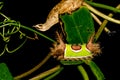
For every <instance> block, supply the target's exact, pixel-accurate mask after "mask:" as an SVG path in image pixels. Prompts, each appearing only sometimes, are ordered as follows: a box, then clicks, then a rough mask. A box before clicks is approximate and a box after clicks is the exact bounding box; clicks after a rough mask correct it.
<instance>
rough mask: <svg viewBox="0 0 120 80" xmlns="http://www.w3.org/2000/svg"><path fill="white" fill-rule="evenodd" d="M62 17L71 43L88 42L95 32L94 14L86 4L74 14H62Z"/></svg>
mask: <svg viewBox="0 0 120 80" xmlns="http://www.w3.org/2000/svg"><path fill="white" fill-rule="evenodd" d="M60 18H61V20H62V21H63V23H64V30H65V32H66V34H67V38H66V40H67V41H68V43H69V44H78V43H81V44H83V43H87V42H88V40H89V38H90V36H91V35H92V34H93V33H94V32H95V29H94V23H93V19H92V16H91V14H90V12H89V10H88V9H87V8H86V7H85V6H82V7H81V8H80V9H78V10H77V11H75V12H73V13H72V14H67V13H66V14H64V15H61V16H60Z"/></svg>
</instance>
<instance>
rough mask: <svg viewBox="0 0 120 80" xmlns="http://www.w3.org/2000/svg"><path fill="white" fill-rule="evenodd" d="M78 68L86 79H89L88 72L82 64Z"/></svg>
mask: <svg viewBox="0 0 120 80" xmlns="http://www.w3.org/2000/svg"><path fill="white" fill-rule="evenodd" d="M78 70H79V71H80V73H81V74H82V76H83V79H84V80H89V77H88V74H87V72H86V71H85V69H84V67H83V66H82V65H79V66H78Z"/></svg>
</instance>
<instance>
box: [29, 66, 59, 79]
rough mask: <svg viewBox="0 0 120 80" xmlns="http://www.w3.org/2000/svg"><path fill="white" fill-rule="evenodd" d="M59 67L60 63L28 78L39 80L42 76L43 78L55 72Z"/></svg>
mask: <svg viewBox="0 0 120 80" xmlns="http://www.w3.org/2000/svg"><path fill="white" fill-rule="evenodd" d="M60 68H61V67H60V65H58V66H56V67H54V68H52V69H50V70H48V71H45V72H43V73H41V74H39V75H37V76H35V77H33V78H31V79H29V80H41V79H42V78H44V77H46V76H48V75H50V74H52V73H54V72H56V71H57V70H59V69H60Z"/></svg>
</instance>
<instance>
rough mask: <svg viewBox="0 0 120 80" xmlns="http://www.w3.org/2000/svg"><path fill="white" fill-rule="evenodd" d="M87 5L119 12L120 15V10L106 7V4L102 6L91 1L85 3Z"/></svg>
mask: <svg viewBox="0 0 120 80" xmlns="http://www.w3.org/2000/svg"><path fill="white" fill-rule="evenodd" d="M85 2H86V3H88V4H90V5H92V6H94V7H99V8H103V9H107V10H111V11H113V12H118V13H120V10H119V9H117V8H114V7H112V6H108V5H104V4H100V3H95V2H91V1H85Z"/></svg>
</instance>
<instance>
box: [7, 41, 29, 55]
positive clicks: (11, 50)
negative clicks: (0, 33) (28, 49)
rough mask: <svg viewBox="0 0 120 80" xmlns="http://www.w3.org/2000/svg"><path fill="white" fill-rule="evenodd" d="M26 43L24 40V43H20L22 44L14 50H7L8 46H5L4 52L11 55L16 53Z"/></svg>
mask: <svg viewBox="0 0 120 80" xmlns="http://www.w3.org/2000/svg"><path fill="white" fill-rule="evenodd" d="M26 41H27V39H25V41H24V42H23V43H22V44H20V45H19V46H18V47H17V48H15V49H14V50H11V51H10V50H8V46H7V44H6V45H5V49H6V51H7V52H8V53H13V52H15V51H17V50H18V49H20V48H21V47H22V46H23V45H24V44H25V42H26Z"/></svg>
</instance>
